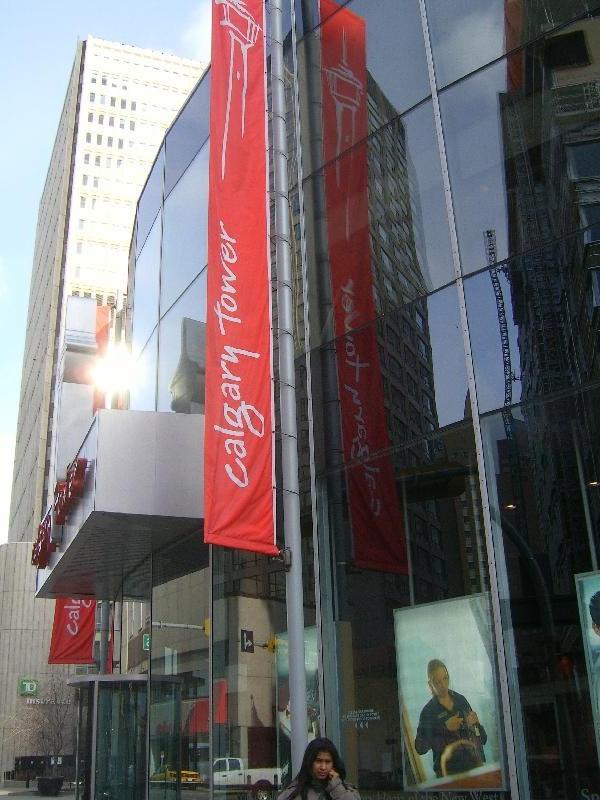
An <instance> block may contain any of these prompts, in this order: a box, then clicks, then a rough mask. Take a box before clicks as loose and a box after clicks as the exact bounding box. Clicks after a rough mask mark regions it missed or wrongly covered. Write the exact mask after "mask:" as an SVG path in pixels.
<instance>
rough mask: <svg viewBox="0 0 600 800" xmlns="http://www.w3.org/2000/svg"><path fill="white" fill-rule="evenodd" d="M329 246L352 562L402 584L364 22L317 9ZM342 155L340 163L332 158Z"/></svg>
mask: <svg viewBox="0 0 600 800" xmlns="http://www.w3.org/2000/svg"><path fill="white" fill-rule="evenodd" d="M319 9H320V14H321V19H326V21H325V22H324V23H323V25H322V26H321V85H322V95H323V151H324V161H325V164H326V167H325V193H326V199H327V236H328V240H329V264H330V271H331V287H332V293H333V306H334V320H335V334H336V339H337V345H336V353H337V370H338V391H339V396H340V407H341V419H342V438H343V450H344V460H345V462H346V464H351V463H353V465H352V466H350V467H349V468H348V469H347V490H348V505H349V511H350V520H351V525H352V539H353V562H354V563H355V564H356V565H357V566H360V567H363V568H365V569H375V570H380V571H382V572H394V573H401V574H406V573H407V571H408V567H407V557H406V541H405V538H404V526H403V519H402V513H401V510H400V504H399V502H398V495H397V490H396V485H395V480H394V473H393V467H392V463H391V460H390V458H389V456H375V457H372V456H371V454H372V453H377V452H381V451H386V450H388V449H389V447H390V440H389V434H388V431H387V424H386V412H385V405H384V394H383V380H382V377H381V368H380V361H379V348H378V344H377V336H376V332H375V328H374V323H373V320H374V319H375V316H376V314H375V303H374V300H373V274H372V266H371V240H370V233H369V205H368V164H367V135H368V118H367V68H366V43H365V35H366V29H365V21H364V20H363V19H362V17H359V16H358V15H357V14H355V13H353V12H352V11H349V10H348V9H347V8H344V7H342V8H340V7H339V6H338V4H337V3H335V2H333V0H320V3H319ZM341 153H344V155H342V156H340V154H341Z"/></svg>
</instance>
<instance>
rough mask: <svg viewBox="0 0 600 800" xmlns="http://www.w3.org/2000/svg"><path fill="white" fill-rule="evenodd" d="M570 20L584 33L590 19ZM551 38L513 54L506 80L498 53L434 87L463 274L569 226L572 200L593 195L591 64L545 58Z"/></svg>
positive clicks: (577, 218) (589, 30) (576, 204)
mask: <svg viewBox="0 0 600 800" xmlns="http://www.w3.org/2000/svg"><path fill="white" fill-rule="evenodd" d="M576 25H577V27H578V29H583V28H584V29H585V32H586V34H587V35H588V36H590V37H591V36H593V35H594V34H595V33H596V32H597V30H598V26H599V25H600V19H589V20H586V21H585V22H584V23H583V22H582V23H577V24H576ZM552 41H553V40H552V39H551V38H550V39H546V40H540V41H538V42H536V43H535V44H534V45H531V46H530V47H529V48H527V49H526V50H525V51H523V52H522V53H521V56H522V57H521V71H520V82H519V83H518V84H514V85H512V86H511V85H510V83H509V81H508V66H509V65H508V64H507V62H506V61H500V62H498V63H497V64H494V65H493V66H491V67H489V68H487V69H485V70H483V71H481V72H478V73H476V74H475V75H473V76H471V77H469V78H467V79H466V80H464V81H462V82H461V83H459V84H456V85H455V86H453V87H451V88H450V89H447V90H445V91H444V92H442V93H441V94H440V106H441V112H442V121H443V126H444V137H445V143H446V152H447V155H448V169H449V173H450V181H451V186H452V196H453V200H454V209H455V216H456V224H457V232H458V238H459V246H460V255H461V262H462V268H463V271H464V272H472V271H474V270H476V269H480V268H481V267H484V266H486V265H487V264H490V263H492V262H496V261H503V260H504V259H506V258H510V257H514V256H519V255H520V254H521V253H527V252H531V251H534V250H539V248H541V247H542V246H543V245H544V244H545V243H550V242H552V241H553V240H555V239H557V238H559V237H560V236H563V235H565V234H566V233H570V232H573V231H576V230H577V229H578V228H579V227H580V225H582V224H585V221H584V220H583V214H582V211H581V207H582V206H583V205H585V204H587V203H589V202H595V200H596V199H597V198H596V194H597V180H598V176H599V175H600V160H599V158H598V157H597V156H598V152H597V149H596V146H595V142H596V141H597V139H598V135H597V126H598V119H599V116H600V101H599V100H598V98H596V93H597V91H596V90H597V86H596V82H595V80H594V81H592V77H593V70H592V68H591V67H585V66H583V67H574V68H570V69H569V70H567V71H565V70H559V69H551V68H550V67H547V66H545V65H544V59H545V53H546V48H547V46H548V44H549V42H552ZM542 65H544V66H543V68H542ZM488 231H491V232H492V233H493V236H494V239H495V241H494V246H493V247H492V248H491V249H490V248H489V247H488V246H487V244H486V241H485V240H484V237H485V236H486V235H487V232H488Z"/></svg>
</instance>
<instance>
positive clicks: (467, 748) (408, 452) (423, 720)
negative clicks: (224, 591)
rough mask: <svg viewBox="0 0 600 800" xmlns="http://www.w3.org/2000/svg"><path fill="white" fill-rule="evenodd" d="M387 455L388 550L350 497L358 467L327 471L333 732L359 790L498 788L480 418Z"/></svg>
mask: <svg viewBox="0 0 600 800" xmlns="http://www.w3.org/2000/svg"><path fill="white" fill-rule="evenodd" d="M390 458H391V460H392V461H393V467H394V476H395V486H394V489H395V497H392V496H390V497H389V498H388V499H389V500H390V502H395V503H396V504H397V506H398V517H399V523H398V526H397V527H396V528H395V529H394V530H389V531H388V532H387V535H388V537H389V538H390V541H391V542H392V543H393V544H394V551H393V552H392V551H391V550H390V549H389V548H387V547H384V548H383V549H381V550H380V551H379V550H378V538H379V533H380V530H379V528H378V526H377V524H374V525H370V524H368V522H366V521H365V519H364V517H363V514H362V512H363V511H364V508H363V509H361V506H360V501H359V498H358V497H356V496H354V497H353V495H352V491H351V487H352V485H353V481H352V478H351V472H352V470H348V471H346V472H343V473H339V474H330V475H329V476H328V477H327V478H325V477H324V476H323V477H322V479H321V498H322V500H321V502H325V503H327V505H326V507H325V510H324V512H323V514H322V517H323V526H324V529H323V531H321V536H320V541H321V543H322V544H321V547H320V557H321V559H322V560H321V569H322V570H331V571H332V572H333V573H334V574H333V576H332V577H331V581H332V586H334V587H335V589H334V591H335V599H334V601H333V604H332V605H331V606H329V604H328V603H327V602H326V603H325V604H324V605H325V608H322V611H321V613H322V618H323V621H322V626H323V628H324V635H323V648H324V653H323V658H324V660H325V662H326V663H331V662H328V659H334V663H335V664H336V667H337V674H336V676H335V679H333V678H332V676H330V675H328V674H325V676H324V679H325V681H326V691H327V690H329V692H330V694H329V695H328V697H329V703H327V704H326V708H327V709H329V712H328V713H329V716H328V719H327V724H328V731H330V730H333V731H335V735H336V737H337V739H338V740H339V742H340V744H341V746H342V748H343V751H344V752H345V753H348V752H351V753H353V758H352V761H351V762H350V764H349V776H348V777H349V780H351V781H352V782H355V783H357V784H358V786H359V788H360V790H361V793H362V792H363V791H369V790H371V791H373V792H375V791H377V790H383V789H385V790H386V791H388V792H390V793H392V792H394V793H398V794H399V795H400V794H401V793H402V792H407V793H408V792H409V791H411V790H412V791H414V790H429V791H435V790H437V791H439V792H440V796H442V793H443V795H444V796H448V797H451V796H454V792H456V791H458V790H461V789H463V790H464V789H471V790H473V789H477V788H484V787H485V789H486V790H487V791H490V793H491V791H492V790H493V789H496V790H501V789H503V788H506V782H507V774H506V765H505V757H504V752H503V744H502V742H503V734H502V711H501V703H500V691H499V681H498V671H497V670H498V666H497V663H496V658H495V654H494V651H495V644H494V625H493V615H492V610H491V605H490V599H489V579H488V573H487V556H486V547H485V536H484V524H483V509H482V503H481V498H480V495H479V480H478V475H477V466H476V465H477V456H476V447H475V436H474V432H473V428H472V425H471V423H470V421H465V422H463V423H462V424H459V425H449V426H445V427H443V428H440V430H438V431H437V432H436V436H435V437H434V438H433V439H432V440H430V441H428V440H427V439H423V438H421V437H418V438H416V439H413V440H412V441H411V442H410V443H407V445H406V447H404V448H394V449H393V451H392V452H391V453H390ZM369 463H372V464H373V465H374V463H375V462H371V461H368V462H367V464H369ZM378 552H379V555H377V553H378ZM386 554H387V555H386ZM369 557H371V558H370V560H369ZM322 580H326V578H322ZM375 619H376V620H378V623H377V625H376V626H374V625H373V620H375ZM444 704H446V705H445V707H444ZM461 709H462V710H461ZM471 712H474V714H473V716H471ZM451 716H455V717H456V719H455V721H454V722H453V723H451V727H454V728H455V730H454V731H450V729H449V727H448V726H446V721H447V720H448V719H449V718H450V717H451ZM440 720H441V721H442V723H440ZM459 741H460V744H457V742H459ZM374 754H377V756H375V755H374ZM455 755H456V756H457V761H458V763H457V764H456V765H455V764H454V756H455ZM436 796H437V795H436ZM494 796H499V797H505V796H506V795H504V794H503V793H500V794H499V795H495V794H494Z"/></svg>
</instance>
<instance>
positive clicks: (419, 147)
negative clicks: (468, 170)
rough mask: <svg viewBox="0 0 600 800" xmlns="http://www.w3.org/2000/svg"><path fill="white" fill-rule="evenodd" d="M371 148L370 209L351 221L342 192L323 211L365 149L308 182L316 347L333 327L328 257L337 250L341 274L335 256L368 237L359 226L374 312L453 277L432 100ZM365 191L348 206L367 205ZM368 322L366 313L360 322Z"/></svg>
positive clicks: (355, 192) (377, 137)
mask: <svg viewBox="0 0 600 800" xmlns="http://www.w3.org/2000/svg"><path fill="white" fill-rule="evenodd" d="M366 150H367V153H366V158H367V172H368V185H367V200H368V210H367V211H364V213H361V214H357V213H354V211H353V212H352V213H346V214H345V216H344V217H343V219H347V223H346V224H344V222H343V219H342V218H341V217H340V213H341V212H340V208H341V204H340V200H339V193H337V194H332V195H331V196H332V203H331V208H329V207H327V208H326V210H325V211H324V210H323V207H324V206H325V205H326V203H327V191H328V190H330V189H331V188H332V185H333V181H334V180H335V179H336V176H337V174H338V172H339V174H340V175H348V174H352V170H353V168H354V167H353V165H354V162H355V159H358V157H359V155H360V150H359V148H357V149H356V150H353V151H351V152H350V153H347V154H344V155H343V156H342V157H341V158H340V159H339V160H338V161H336V162H332V163H331V164H329V165H328V166H327V167H326V168H325V169H323V170H322V171H321V172H320V173H318V174H316V175H314V176H312V177H311V178H310V179H309V180H308V181H306V182H305V186H304V191H305V197H306V198H307V200H306V209H307V210H306V226H307V249H308V264H309V281H310V284H311V290H312V291H313V297H312V298H311V319H312V321H313V322H314V323H315V328H314V329H313V331H312V341H313V343H314V344H318V343H319V341H320V340H321V337H322V336H323V335H324V331H326V330H327V327H326V326H327V325H328V324H330V316H329V308H330V301H329V300H328V295H327V292H328V287H327V286H326V285H324V282H323V260H326V261H327V262H329V261H330V260H331V257H332V255H330V254H333V261H332V264H333V267H332V269H336V270H338V271H339V269H340V259H339V258H336V257H335V255H334V254H335V253H336V252H338V253H339V252H340V251H341V250H342V248H343V247H345V246H346V244H345V242H346V241H347V240H348V237H355V239H356V241H358V240H359V239H361V240H362V236H361V231H363V230H366V226H367V224H369V223H370V225H369V232H370V248H371V269H372V274H373V292H374V309H375V312H378V313H382V312H383V311H385V310H388V309H390V308H397V307H399V306H401V305H403V304H404V303H406V302H410V301H412V300H414V299H415V298H416V297H420V296H423V295H425V294H427V293H428V292H430V291H432V290H434V289H437V288H439V287H440V286H443V285H445V284H447V283H449V282H450V281H451V280H452V278H453V275H454V270H453V266H452V258H451V252H450V236H449V228H448V224H447V216H446V208H445V203H444V192H443V185H442V176H441V168H440V163H439V158H438V151H437V144H436V141H435V136H434V125H433V114H432V109H431V104H430V103H426V104H424V105H422V106H420V107H419V108H417V109H414V110H413V111H411V112H410V113H408V114H407V115H406V116H404V117H402V118H397V119H396V120H394V121H393V122H392V123H390V124H388V125H386V126H385V127H384V128H382V129H381V130H380V131H378V132H377V133H376V134H373V135H371V136H370V138H369V140H368V142H367V145H366ZM328 182H329V183H328ZM327 187H329V189H327ZM364 191H365V187H363V186H361V187H358V188H357V187H354V188H352V189H350V190H349V194H348V198H347V203H348V204H350V205H352V208H353V209H355V208H358V207H360V208H362V209H363V210H364ZM350 205H348V208H349V207H350ZM341 211H343V208H342V209H341ZM324 216H325V222H324ZM340 219H342V221H341V222H340ZM336 274H337V272H336ZM367 305H370V304H367ZM319 311H321V312H322V314H323V318H322V319H321V320H319V319H318V313H319ZM365 313H366V312H365ZM368 321H369V320H368V319H367V318H366V317H361V319H360V324H361V325H362V324H365V323H366V322H368ZM357 324H359V323H357ZM317 326H318V327H317ZM354 327H356V324H355V325H354Z"/></svg>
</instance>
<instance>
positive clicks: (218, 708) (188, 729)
mask: <svg viewBox="0 0 600 800" xmlns="http://www.w3.org/2000/svg"><path fill="white" fill-rule="evenodd" d="M213 694H214V701H215V702H214V715H215V718H214V721H215V723H224V722H227V681H226V680H225V679H222V680H220V681H215V682H214V684H213ZM198 733H208V697H202V698H201V699H200V700H196V702H195V703H194V705H193V706H192V710H191V711H190V713H189V715H188V718H187V722H186V723H185V735H186V736H194V735H196V734H198Z"/></svg>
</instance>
